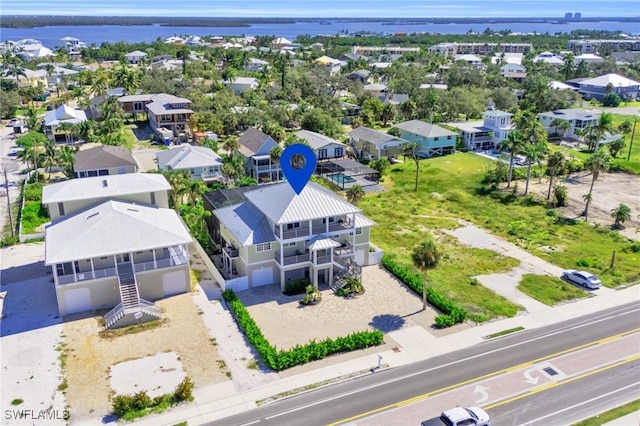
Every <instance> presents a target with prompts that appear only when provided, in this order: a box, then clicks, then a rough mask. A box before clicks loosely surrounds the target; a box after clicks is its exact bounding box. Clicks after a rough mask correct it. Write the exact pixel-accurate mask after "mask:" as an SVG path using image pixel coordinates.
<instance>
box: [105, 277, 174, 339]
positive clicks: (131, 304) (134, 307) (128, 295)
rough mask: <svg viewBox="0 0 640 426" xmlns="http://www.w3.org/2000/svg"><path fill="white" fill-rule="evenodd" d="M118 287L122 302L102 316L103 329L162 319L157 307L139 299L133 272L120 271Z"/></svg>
mask: <svg viewBox="0 0 640 426" xmlns="http://www.w3.org/2000/svg"><path fill="white" fill-rule="evenodd" d="M118 287H119V289H120V300H121V301H122V302H121V303H119V304H118V305H117V306H116V307H115V308H113V309H112V310H110V311H109V312H107V314H106V315H105V316H104V328H107V329H109V328H117V327H124V326H127V325H131V324H135V323H136V322H145V321H151V320H154V319H159V318H161V317H162V312H161V311H160V309H159V308H158V307H157V306H155V305H154V304H153V303H151V302H149V301H147V300H144V299H141V298H140V293H139V292H138V283H137V282H136V276H135V274H134V273H133V271H122V272H121V273H120V274H119V275H118Z"/></svg>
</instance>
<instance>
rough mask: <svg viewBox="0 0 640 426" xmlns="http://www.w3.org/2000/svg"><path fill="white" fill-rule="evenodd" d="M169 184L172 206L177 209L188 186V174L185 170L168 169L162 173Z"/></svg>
mask: <svg viewBox="0 0 640 426" xmlns="http://www.w3.org/2000/svg"><path fill="white" fill-rule="evenodd" d="M162 174H163V175H164V177H165V178H167V182H169V185H171V199H172V201H173V208H174V209H178V208H179V207H180V206H181V205H182V202H183V201H184V196H185V194H186V193H187V190H188V188H189V182H190V181H191V179H190V178H189V174H188V172H187V171H186V170H170V171H165V172H163V173H162Z"/></svg>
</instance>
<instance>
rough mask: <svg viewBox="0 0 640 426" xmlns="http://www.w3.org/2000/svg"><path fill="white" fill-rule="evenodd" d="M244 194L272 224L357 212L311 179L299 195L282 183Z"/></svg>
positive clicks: (356, 209) (357, 210)
mask: <svg viewBox="0 0 640 426" xmlns="http://www.w3.org/2000/svg"><path fill="white" fill-rule="evenodd" d="M245 197H246V198H247V199H248V200H249V201H250V202H251V203H253V205H254V206H256V207H257V208H258V210H260V211H261V212H262V213H263V214H264V215H265V216H266V217H268V218H269V219H270V220H271V221H272V222H274V223H276V224H285V223H292V222H300V221H304V220H311V219H320V218H323V217H328V216H340V215H344V214H350V213H359V212H360V209H358V208H357V207H354V206H353V205H352V204H350V203H348V202H347V201H345V200H344V199H342V198H340V197H338V196H337V195H335V194H334V193H332V192H330V191H328V190H327V189H325V188H323V187H322V186H320V185H318V184H317V183H315V182H309V183H307V185H306V186H305V187H304V189H303V190H302V192H301V193H300V194H299V195H296V193H295V192H294V190H293V188H291V186H290V185H289V184H288V183H286V182H285V183H281V184H277V185H269V186H267V187H264V188H259V189H256V190H255V191H249V192H246V193H245Z"/></svg>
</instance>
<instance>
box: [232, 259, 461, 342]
mask: <svg viewBox="0 0 640 426" xmlns="http://www.w3.org/2000/svg"><path fill="white" fill-rule="evenodd" d="M362 273H363V276H362V279H363V284H364V287H365V293H364V294H363V295H361V296H358V297H356V298H354V299H345V298H343V297H338V296H336V295H334V294H333V292H332V291H331V290H329V289H326V290H322V291H321V293H322V301H321V302H320V303H319V304H318V305H315V306H302V305H300V303H299V301H300V299H301V298H302V295H298V296H286V295H284V294H282V293H281V292H280V287H279V286H274V285H270V286H264V287H259V288H256V289H253V290H250V291H242V292H239V293H238V297H240V299H241V300H242V302H243V303H244V304H245V306H246V307H247V309H248V310H249V312H250V313H251V315H252V316H253V318H254V319H255V320H256V322H257V323H258V325H259V326H260V328H261V329H262V331H263V333H264V334H265V336H266V337H267V339H269V341H270V342H271V343H272V344H274V345H275V346H277V347H278V348H283V349H288V348H291V347H293V346H295V345H297V344H305V343H307V342H308V341H310V340H312V339H315V340H322V339H325V338H327V337H331V338H336V337H340V336H345V335H347V334H349V333H353V332H357V331H363V330H373V329H377V330H380V331H382V332H384V333H388V332H391V331H395V330H399V329H401V328H403V327H413V326H415V325H419V326H421V327H423V328H425V329H426V330H429V332H432V333H433V334H434V335H435V334H437V332H436V330H435V329H433V328H432V325H433V323H434V318H435V316H436V315H437V314H438V312H437V311H436V310H435V309H433V308H432V307H430V306H428V307H427V310H425V311H423V310H422V300H421V299H420V298H419V297H418V296H416V295H415V294H414V293H413V292H411V291H410V290H409V289H408V288H407V287H405V286H404V285H403V284H401V283H400V282H399V281H398V280H396V279H395V278H394V277H392V276H391V275H390V274H389V273H388V272H387V271H385V270H384V269H383V268H382V267H381V266H379V265H374V266H367V267H364V268H363V269H362ZM461 327H466V326H465V325H462V326H461ZM458 330H459V328H458V329H457V330H456V331H458Z"/></svg>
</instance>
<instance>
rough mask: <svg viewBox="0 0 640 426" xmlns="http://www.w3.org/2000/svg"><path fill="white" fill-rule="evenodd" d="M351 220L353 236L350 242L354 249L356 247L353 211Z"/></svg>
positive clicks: (354, 215)
mask: <svg viewBox="0 0 640 426" xmlns="http://www.w3.org/2000/svg"><path fill="white" fill-rule="evenodd" d="M351 220H352V223H351V228H352V229H353V237H352V238H351V242H352V244H353V247H352V249H353V250H355V247H356V214H355V213H353V216H352V218H351Z"/></svg>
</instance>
